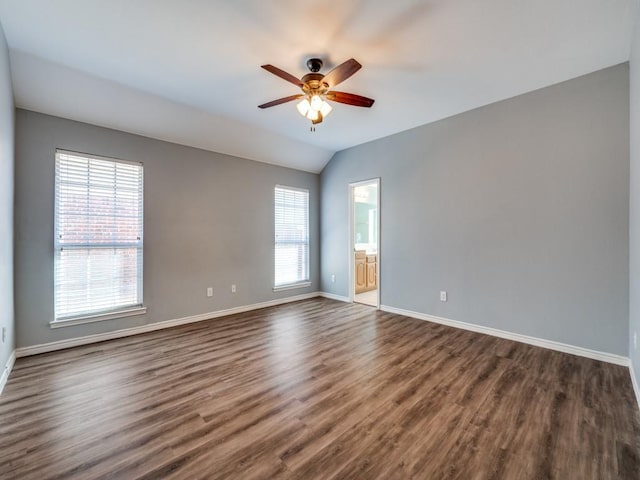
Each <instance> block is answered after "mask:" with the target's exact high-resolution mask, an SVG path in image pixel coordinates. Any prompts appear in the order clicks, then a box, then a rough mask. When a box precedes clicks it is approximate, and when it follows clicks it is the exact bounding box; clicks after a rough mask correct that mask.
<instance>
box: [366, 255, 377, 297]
mask: <svg viewBox="0 0 640 480" xmlns="http://www.w3.org/2000/svg"><path fill="white" fill-rule="evenodd" d="M376 265H377V263H376V262H370V263H367V289H369V290H374V289H375V288H378V287H377V281H376V280H377V278H376V277H377V275H376V273H377V272H376Z"/></svg>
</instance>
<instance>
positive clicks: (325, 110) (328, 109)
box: [320, 101, 333, 117]
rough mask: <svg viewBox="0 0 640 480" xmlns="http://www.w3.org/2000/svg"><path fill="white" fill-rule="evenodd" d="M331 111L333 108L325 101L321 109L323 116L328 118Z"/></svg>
mask: <svg viewBox="0 0 640 480" xmlns="http://www.w3.org/2000/svg"><path fill="white" fill-rule="evenodd" d="M331 110H333V107H332V106H331V105H329V104H328V103H327V102H325V101H323V102H322V106H321V107H320V113H321V114H322V116H323V117H326V116H327V115H329V114H330V113H331Z"/></svg>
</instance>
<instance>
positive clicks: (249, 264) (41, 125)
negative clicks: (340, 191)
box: [15, 110, 319, 347]
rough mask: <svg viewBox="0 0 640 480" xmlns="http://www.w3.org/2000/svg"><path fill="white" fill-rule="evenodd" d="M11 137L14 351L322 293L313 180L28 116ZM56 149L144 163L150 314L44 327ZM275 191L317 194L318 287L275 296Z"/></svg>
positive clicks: (314, 228)
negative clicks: (13, 156)
mask: <svg viewBox="0 0 640 480" xmlns="http://www.w3.org/2000/svg"><path fill="white" fill-rule="evenodd" d="M16 131H17V135H16V209H15V216H16V219H15V227H16V255H15V261H16V275H15V281H16V325H17V346H18V347H25V346H30V345H36V344H41V343H47V342H51V341H56V340H62V339H66V338H72V337H78V336H83V335H89V334H94V333H102V332H106V331H111V330H116V329H121V328H127V327H133V326H138V325H142V324H147V323H152V322H158V321H163V320H170V319H175V318H181V317H185V316H190V315H195V314H200V313H206V312H212V311H217V310H220V309H226V308H230V307H235V306H242V305H249V304H253V303H257V302H264V301H268V300H272V299H276V298H281V297H285V296H293V295H299V294H303V293H308V292H312V291H316V290H319V274H318V272H319V246H318V232H319V218H318V212H319V207H318V201H319V176H318V175H315V174H311V173H305V172H300V171H296V170H292V169H287V168H283V167H276V166H273V165H267V164H264V163H258V162H253V161H250V160H245V159H241V158H235V157H230V156H227V155H223V154H216V153H212V152H207V151H204V150H198V149H195V148H190V147H184V146H180V145H175V144H171V143H166V142H162V141H159V140H153V139H149V138H145V137H141V136H137V135H131V134H127V133H123V132H119V131H115V130H109V129H106V128H101V127H96V126H93V125H87V124H83V123H78V122H73V121H69V120H64V119H61V118H56V117H52V116H48V115H42V114H38V113H34V112H29V111H25V110H18V111H17V114H16ZM247 141H251V139H247ZM56 148H64V149H67V150H74V151H79V152H88V153H94V154H98V155H104V156H110V157H115V158H121V159H127V160H134V161H142V162H144V177H145V198H144V206H145V213H144V215H145V218H144V221H145V224H144V229H145V245H144V303H145V305H146V306H147V307H148V312H147V314H146V315H144V316H136V317H128V318H123V319H117V320H109V321H104V322H99V323H92V324H86V325H79V326H75V327H66V328H59V329H51V328H50V327H49V322H50V321H51V320H52V319H53V207H54V206H53V198H54V152H55V149H56ZM275 184H284V185H290V186H295V187H302V188H307V189H309V190H310V234H311V262H310V265H311V282H312V285H311V287H308V288H303V289H296V290H290V291H285V292H278V293H274V292H273V291H272V288H273V187H274V185H275ZM232 283H235V284H236V285H237V288H238V292H237V293H236V294H232V293H231V284H232ZM208 286H212V287H213V288H214V296H213V298H207V297H206V295H205V293H206V288H207V287H208Z"/></svg>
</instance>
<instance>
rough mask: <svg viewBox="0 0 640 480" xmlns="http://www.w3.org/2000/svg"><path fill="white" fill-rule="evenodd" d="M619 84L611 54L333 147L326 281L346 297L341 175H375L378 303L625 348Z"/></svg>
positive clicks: (625, 195)
mask: <svg viewBox="0 0 640 480" xmlns="http://www.w3.org/2000/svg"><path fill="white" fill-rule="evenodd" d="M628 82H629V76H628V65H627V64H622V65H619V66H615V67H612V68H608V69H606V70H602V71H599V72H595V73H592V74H590V75H586V76H584V77H580V78H577V79H574V80H570V81H568V82H564V83H561V84H557V85H554V86H551V87H548V88H545V89H541V90H538V91H534V92H531V93H528V94H526V95H522V96H519V97H515V98H512V99H509V100H506V101H503V102H499V103H495V104H491V105H488V106H485V107H482V108H479V109H476V110H473V111H470V112H467V113H463V114H461V115H457V116H455V117H451V118H448V119H444V120H442V121H439V122H435V123H432V124H429V125H425V126H421V127H418V128H415V129H413V130H409V131H405V132H401V133H399V134H396V135H393V136H390V137H387V138H383V139H380V140H377V141H374V142H371V143H368V144H364V145H360V146H358V147H354V148H352V149H348V150H345V151H342V152H339V153H338V154H336V155H335V156H334V157H333V159H332V160H331V162H330V163H329V164H328V165H327V167H326V168H325V169H324V171H323V172H322V175H321V188H322V193H321V204H322V211H321V238H320V243H321V248H322V251H321V259H322V268H321V270H322V281H321V285H322V288H323V290H324V291H327V292H331V293H334V294H337V295H344V296H347V295H348V285H347V282H348V262H349V258H350V256H349V252H348V230H347V229H348V210H347V209H348V200H347V198H348V184H349V183H350V182H355V181H360V180H365V179H369V178H374V177H381V207H380V208H381V220H380V222H381V232H380V248H381V277H380V285H381V287H380V292H381V303H382V304H383V305H388V306H393V307H396V308H403V309H407V310H411V311H415V312H420V313H425V314H431V315H437V316H441V317H446V318H449V319H454V320H459V321H464V322H468V323H473V324H478V325H483V326H489V327H493V328H498V329H502V330H506V331H510V332H517V333H520V334H525V335H531V336H534V337H539V338H544V339H549V340H555V341H559V342H564V343H568V344H571V345H576V346H581V347H585V348H590V349H595V350H599V351H604V352H610V353H614V354H620V355H625V356H626V355H627V353H628V343H627V338H628V333H627V332H628V318H629V316H628V310H629V303H628V299H629V295H628V293H629V291H628V275H629V238H628V225H629V215H628V214H629V83H628ZM374 108H375V107H374ZM424 108H428V105H426V106H424ZM332 274H335V275H336V282H335V283H331V275H332ZM440 290H447V291H448V293H449V301H448V302H447V303H442V302H440V301H439V298H438V296H439V295H438V292H439V291H440Z"/></svg>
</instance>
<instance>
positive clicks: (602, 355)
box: [380, 305, 629, 367]
mask: <svg viewBox="0 0 640 480" xmlns="http://www.w3.org/2000/svg"><path fill="white" fill-rule="evenodd" d="M380 310H383V311H385V312H390V313H397V314H399V315H404V316H407V317H413V318H417V319H418V320H426V321H427V322H433V323H439V324H441V325H447V326H449V327H455V328H461V329H463V330H470V331H472V332H478V333H484V334H485V335H491V336H493V337H500V338H506V339H507V340H514V341H516V342H521V343H527V344H529V345H535V346H536V347H543V348H548V349H549V350H556V351H558V352H564V353H571V354H573V355H578V356H580V357H586V358H591V359H593V360H601V361H603V362H607V363H613V364H616V365H622V366H624V367H628V366H629V358H628V357H623V356H622V355H616V354H613V353H607V352H600V351H598V350H590V349H588V348H583V347H576V346H574V345H568V344H566V343H561V342H555V341H553V340H545V339H543V338H537V337H530V336H528V335H522V334H520V333H513V332H507V331H505V330H499V329H497V328H491V327H483V326H481V325H475V324H473V323H466V322H460V321H458V320H451V319H448V318H443V317H436V316H435V315H427V314H425V313H419V312H412V311H411V310H403V309H401V308H395V307H390V306H388V305H380Z"/></svg>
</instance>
